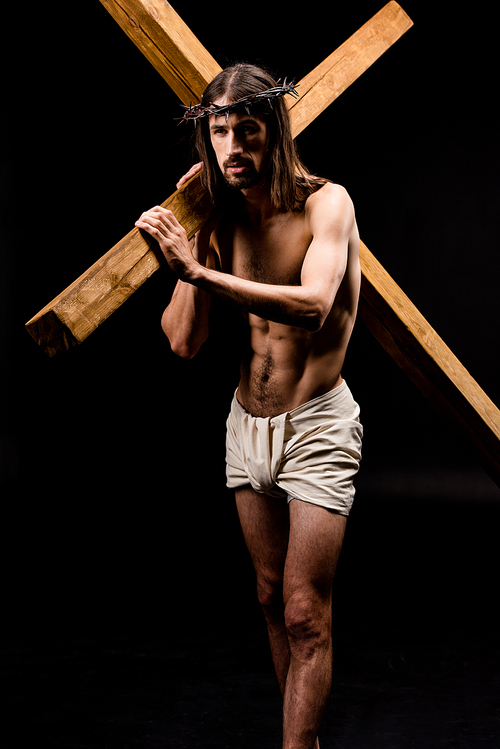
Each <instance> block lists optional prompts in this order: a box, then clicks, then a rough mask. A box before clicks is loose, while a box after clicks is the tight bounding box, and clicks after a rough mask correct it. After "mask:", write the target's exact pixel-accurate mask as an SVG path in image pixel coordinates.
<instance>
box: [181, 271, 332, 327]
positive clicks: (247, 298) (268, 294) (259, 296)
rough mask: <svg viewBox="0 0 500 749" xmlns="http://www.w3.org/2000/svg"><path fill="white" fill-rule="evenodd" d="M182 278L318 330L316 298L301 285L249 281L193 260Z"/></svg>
mask: <svg viewBox="0 0 500 749" xmlns="http://www.w3.org/2000/svg"><path fill="white" fill-rule="evenodd" d="M185 280H186V281H187V282H188V283H189V284H191V285H193V286H195V287H196V288H198V289H201V290H203V291H204V292H207V293H209V294H214V295H215V296H217V297H219V298H221V299H224V300H225V301H228V302H230V303H232V304H235V305H237V306H238V307H240V308H241V309H243V310H245V311H246V312H250V313H252V314H254V315H258V316H259V317H262V318H264V319H266V320H272V321H273V322H278V323H282V324H284V325H293V326H295V327H300V328H304V329H306V330H311V331H314V330H318V329H319V328H320V327H321V324H322V322H323V319H324V316H323V311H322V309H321V305H320V304H319V301H318V300H317V299H316V298H315V294H314V293H312V292H311V290H308V289H305V288H304V287H303V286H280V285H276V284H265V283H258V282H256V281H248V280H247V279H244V278H239V277H238V276H233V275H230V274H228V273H221V272H220V271H217V270H213V269H211V268H205V267H203V266H200V265H199V264H196V266H192V267H191V268H190V270H189V271H188V272H187V273H186V276H185Z"/></svg>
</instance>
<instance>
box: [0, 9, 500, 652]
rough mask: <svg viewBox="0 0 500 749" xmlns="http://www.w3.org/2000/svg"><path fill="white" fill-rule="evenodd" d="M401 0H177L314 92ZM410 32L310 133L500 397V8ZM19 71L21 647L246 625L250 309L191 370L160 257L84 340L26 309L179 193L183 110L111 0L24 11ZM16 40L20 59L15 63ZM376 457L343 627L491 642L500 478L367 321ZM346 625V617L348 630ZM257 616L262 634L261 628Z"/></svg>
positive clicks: (7, 301)
mask: <svg viewBox="0 0 500 749" xmlns="http://www.w3.org/2000/svg"><path fill="white" fill-rule="evenodd" d="M381 5H382V3H379V2H376V1H374V2H368V1H366V2H356V3H342V4H341V3H335V4H332V5H331V6H328V12H326V10H325V9H324V8H318V7H316V6H311V8H306V7H305V6H303V5H299V6H297V7H296V8H292V7H291V6H288V5H287V6H282V4H278V3H262V2H255V3H253V4H252V5H251V6H248V5H244V6H241V5H231V6H223V7H222V6H219V5H216V6H214V5H213V4H203V5H201V6H199V5H198V4H197V3H192V4H189V5H188V6H187V7H181V6H175V7H176V10H177V12H178V13H179V14H180V15H181V17H182V18H183V20H184V21H185V22H186V23H187V24H188V26H189V27H190V28H191V29H192V31H193V32H194V33H195V35H196V36H197V37H198V38H199V39H200V41H201V42H202V43H203V44H204V46H205V47H206V48H207V49H208V50H209V51H210V52H211V53H212V55H213V56H214V57H215V58H216V60H217V61H218V62H219V64H220V65H221V66H224V65H226V64H228V63H231V62H234V61H236V60H245V61H250V62H257V63H261V64H264V65H266V66H268V67H269V68H270V69H271V70H273V71H274V72H275V73H276V74H277V76H278V77H280V76H281V77H285V76H286V77H287V78H288V79H290V78H295V79H296V80H300V78H302V77H303V76H304V75H305V74H306V73H307V72H308V71H309V70H310V69H311V68H312V67H313V66H314V65H316V64H318V63H319V62H320V61H321V60H322V59H323V58H324V57H326V56H327V54H329V53H330V52H331V51H332V50H333V49H335V48H336V47H337V46H338V45H339V44H341V43H342V42H343V41H344V40H345V39H346V38H347V37H348V36H350V34H352V33H353V32H354V31H355V30H356V29H357V28H359V26H361V25H362V24H363V23H364V22H365V21H366V20H368V18H370V17H371V16H372V15H373V14H374V13H375V12H376V11H377V10H379V8H380V7H381ZM403 7H404V8H405V10H406V11H407V12H408V14H409V15H410V17H411V18H412V19H413V21H414V23H415V26H414V27H413V28H412V29H411V30H410V31H409V32H408V33H407V34H405V35H404V36H403V38H402V39H401V40H400V41H398V42H397V43H396V44H395V45H394V46H393V47H392V48H391V49H390V50H389V51H388V52H387V53H386V54H384V55H383V57H382V58H381V59H380V60H379V61H377V62H376V63H375V64H374V65H373V66H372V67H371V68H370V69H369V70H368V71H367V72H366V73H364V74H363V76H362V77H361V79H359V80H358V81H357V82H355V83H354V84H353V85H352V86H351V87H350V88H349V89H348V90H347V91H346V92H345V93H344V94H343V95H342V96H341V97H340V98H339V99H338V100H337V101H336V102H335V103H334V104H333V105H332V106H331V107H330V108H329V109H328V110H327V111H326V112H325V113H323V114H322V115H321V117H320V118H318V120H316V121H315V122H314V123H313V124H312V125H310V126H309V127H308V128H307V130H306V131H304V133H303V134H302V135H301V136H300V137H299V139H298V143H299V148H300V152H301V156H302V158H303V160H304V161H305V163H306V164H307V166H308V167H309V168H310V170H311V171H313V172H316V173H318V174H321V175H323V176H326V177H328V178H330V179H333V180H334V181H337V182H339V183H341V184H343V185H344V186H345V187H346V188H347V189H348V191H349V193H350V194H351V196H352V198H353V200H354V203H355V206H356V211H357V218H358V224H359V227H360V233H361V236H362V238H363V240H364V241H365V242H366V244H367V245H368V247H369V248H370V250H371V251H372V252H373V253H374V254H375V255H376V257H377V258H378V259H379V260H380V261H381V262H382V264H383V265H384V266H385V267H386V268H387V270H388V271H389V272H390V273H391V275H392V276H393V277H394V279H395V280H396V281H397V283H398V284H399V285H400V286H401V287H402V288H403V290H404V291H405V292H406V293H407V294H408V296H409V297H410V299H411V300H412V301H413V302H414V303H415V304H416V305H417V307H418V308H419V309H420V311H421V312H422V313H423V314H424V315H425V317H426V318H427V319H428V320H429V322H430V323H431V325H432V326H433V327H434V328H435V329H436V330H437V332H438V333H439V334H440V335H441V337H442V338H443V339H444V341H445V342H446V343H447V344H448V345H449V346H450V348H451V349H452V350H453V352H454V353H455V354H456V355H457V356H458V358H459V359H460V360H461V361H462V363H463V364H464V365H465V366H466V367H467V369H468V370H469V371H470V373H471V374H472V376H473V377H474V378H475V379H476V380H477V381H478V382H479V384H480V385H481V387H483V389H484V390H485V391H486V393H487V394H488V395H489V396H490V397H491V398H492V400H493V401H494V402H496V403H500V377H499V375H500V360H499V347H498V320H499V307H498V288H499V285H500V264H499V262H498V241H499V240H498V237H499V229H500V226H499V224H500V218H499V211H498V197H499V194H500V189H499V188H500V154H499V144H498V129H499V122H498V119H499V118H498V111H499V110H498V101H497V91H496V81H497V75H498V63H497V55H496V48H495V44H496V32H495V25H496V19H495V18H494V17H493V8H491V9H488V7H486V6H481V5H477V6H476V7H465V6H464V7H463V8H460V7H459V6H457V4H455V3H451V2H444V1H443V0H441V1H438V2H423V1H420V2H417V1H416V0H415V1H413V0H408V1H407V2H405V3H404V4H403ZM4 33H5V34H6V35H7V36H11V37H12V41H13V45H11V46H10V48H9V45H6V47H5V49H4V55H5V61H4V65H3V75H2V79H3V82H2V90H3V94H2V99H3V102H4V104H3V107H2V110H3V113H2V131H3V137H2V144H3V148H2V181H1V248H0V251H1V263H2V266H1V308H0V311H1V315H0V325H1V350H2V369H1V377H2V390H1V392H2V416H1V422H0V439H1V443H0V446H1V453H0V457H1V462H0V472H1V473H0V478H1V482H2V483H1V487H2V488H1V492H2V505H1V506H2V520H3V523H2V536H3V540H2V552H3V556H4V560H3V565H2V567H3V583H2V584H3V599H4V604H5V612H6V613H5V615H4V623H5V624H6V632H7V637H18V636H20V633H23V632H24V633H29V635H30V636H33V637H34V636H35V635H36V636H37V637H40V638H43V637H46V636H51V637H53V636H55V637H65V636H68V633H71V632H76V631H78V632H82V631H83V632H86V633H91V632H92V633H96V636H101V635H102V633H107V634H106V636H108V635H109V634H110V633H111V635H110V636H113V633H116V632H117V631H119V630H120V628H123V627H128V628H133V627H139V628H140V627H143V626H154V627H157V628H158V631H164V632H165V633H167V632H168V633H172V632H177V631H181V630H183V628H185V627H186V626H189V627H191V628H193V629H194V630H196V629H197V627H199V626H202V627H203V628H204V629H206V628H209V629H210V628H213V629H215V630H217V629H221V628H222V629H224V628H225V627H227V626H228V625H227V622H228V621H235V620H238V622H239V626H245V625H246V624H248V622H250V623H252V626H253V617H254V616H256V614H255V610H254V608H252V606H253V583H252V574H251V571H250V569H249V565H248V561H247V558H246V553H245V550H244V548H243V543H242V540H241V537H240V533H239V529H238V524H237V520H236V517H235V511H234V508H233V504H232V499H231V496H230V495H229V493H228V492H227V490H226V489H225V487H224V427H225V418H226V413H227V410H228V407H229V402H230V399H231V397H232V393H233V391H234V388H235V386H236V382H237V372H238V368H237V341H235V328H234V325H233V323H232V321H231V310H229V309H227V308H222V307H221V308H218V309H216V314H215V319H214V323H213V326H212V335H211V338H210V340H209V342H208V343H207V344H206V345H205V347H204V349H203V350H202V352H201V353H200V354H199V356H198V357H197V358H196V359H194V360H192V361H188V362H186V361H181V360H178V359H176V358H175V357H174V355H173V354H172V353H171V351H170V349H169V345H168V341H167V340H166V338H165V337H164V336H163V334H162V332H161V330H160V325H159V321H160V316H161V313H162V311H163V308H164V307H165V305H166V304H167V303H168V300H169V295H170V293H171V290H172V288H173V279H172V277H171V275H170V272H169V271H168V269H162V270H160V271H159V272H158V273H157V274H156V275H155V276H154V277H153V278H152V279H151V280H150V281H149V282H148V283H147V284H145V285H144V286H143V287H142V288H141V289H140V290H139V291H138V292H137V293H136V294H135V295H134V296H133V298H131V299H130V300H129V301H128V302H127V303H126V304H125V305H123V307H122V308H121V309H120V310H119V311H118V312H116V313H115V314H114V315H113V316H112V318H110V319H109V320H108V321H106V322H105V323H104V324H103V325H102V326H101V327H100V328H99V329H98V331H96V332H95V333H94V334H93V335H92V336H91V337H90V338H89V339H87V341H85V342H84V343H83V344H82V345H81V346H80V347H78V348H77V349H74V350H72V351H70V352H68V353H67V354H64V355H58V356H57V357H55V358H53V359H49V358H48V357H47V356H46V355H45V354H44V353H43V352H42V351H40V350H39V349H38V347H37V345H36V344H35V343H34V342H33V341H32V339H31V338H30V336H29V335H28V334H27V333H26V331H25V330H24V323H25V322H26V321H27V320H28V319H29V318H30V317H32V316H33V315H34V314H35V313H36V312H37V311H38V310H39V309H40V308H41V307H43V306H44V305H45V304H46V303H47V302H48V301H50V299H52V298H53V297H54V296H56V294H57V293H59V292H60V291H61V290H62V289H63V288H64V287H65V286H67V285H69V283H71V282H72V281H73V280H74V279H75V278H76V277H77V276H78V275H79V274H80V273H82V272H83V271H84V270H85V269H86V268H87V267H88V266H89V265H91V264H92V263H93V262H94V261H95V260H96V259H97V258H98V257H100V256H101V255H102V254H103V253H104V252H105V251H107V250H108V249H109V248H110V247H111V246H112V245H113V244H115V242H117V241H118V240H119V239H120V238H121V237H122V236H123V235H124V234H126V233H127V232H128V231H129V230H130V229H131V228H132V227H133V224H134V221H135V220H136V218H137V217H138V216H139V215H140V213H141V212H142V211H143V210H144V209H146V208H149V207H151V206H152V205H154V204H156V203H159V202H161V201H163V200H164V199H165V198H166V197H167V196H168V195H169V194H170V193H171V192H173V190H174V188H175V182H176V180H177V179H178V177H179V176H180V175H181V174H183V173H184V172H185V171H186V169H187V167H189V166H190V164H191V163H192V160H193V157H192V154H191V150H190V146H189V142H188V138H187V135H186V133H187V130H186V129H184V128H183V127H178V126H177V123H176V122H175V119H174V118H175V117H177V116H178V115H179V112H180V108H179V105H178V101H177V99H176V97H175V95H174V94H173V93H172V92H171V91H170V89H169V87H168V85H167V84H166V83H165V82H164V81H163V80H162V79H161V77H160V76H159V75H158V74H157V73H156V71H154V70H153V68H152V67H151V66H150V64H149V63H148V62H147V61H146V60H145V58H143V56H142V54H141V53H140V52H139V51H138V50H137V49H136V48H135V46H134V45H133V43H132V42H131V41H130V40H129V39H128V38H127V37H126V35H125V34H124V32H123V31H122V30H121V29H120V28H119V27H118V25H117V24H116V23H115V22H114V21H113V19H112V18H111V16H109V15H108V13H107V11H106V10H105V9H104V7H103V6H101V5H100V3H98V2H95V3H78V4H76V3H63V4H59V5H58V4H50V5H46V4H43V5H42V4H35V5H34V7H29V9H26V8H24V6H22V5H19V6H15V7H14V8H13V9H11V10H9V12H8V15H7V24H6V31H5V32H4ZM5 53H8V54H5ZM344 377H345V379H346V380H347V382H348V384H349V386H350V388H351V390H352V391H353V393H354V395H355V397H356V399H357V400H358V402H359V403H360V405H361V409H362V417H363V423H364V427H365V442H364V458H363V464H362V470H361V473H360V476H359V480H358V493H357V498H356V502H355V505H354V509H353V513H352V516H351V520H350V523H349V530H348V534H347V539H346V544H345V549H344V553H343V558H342V561H341V565H340V568H339V573H338V580H337V596H338V599H339V602H338V610H339V614H338V616H339V617H340V618H342V616H343V615H344V616H347V614H342V613H341V612H342V611H344V612H348V616H349V617H352V621H357V622H359V621H363V622H365V624H366V623H367V622H372V623H374V626H375V624H376V623H379V624H380V629H381V630H384V631H385V630H386V629H387V627H389V628H391V627H392V628H393V629H395V630H397V631H398V632H400V633H401V632H405V631H406V628H407V627H411V628H412V631H413V628H414V627H415V628H421V629H422V631H425V632H427V633H428V635H429V637H431V635H430V632H431V630H432V631H436V630H437V631H439V632H450V631H451V632H454V631H455V630H456V628H457V627H458V628H459V629H460V628H465V629H467V628H472V629H473V630H474V631H476V628H477V630H478V631H479V630H486V629H488V630H493V629H494V627H495V621H496V620H495V616H494V613H495V611H496V609H495V607H494V605H493V603H492V602H493V601H494V598H495V595H496V594H495V593H494V591H495V586H496V585H497V573H498V550H497V547H498V542H497V536H498V520H499V512H500V510H499V508H500V504H499V503H498V499H499V490H498V488H497V487H496V486H495V484H494V483H493V482H492V480H491V479H490V478H489V477H488V476H487V475H486V474H485V473H484V471H483V470H482V468H480V466H479V464H478V463H477V461H476V458H475V457H474V456H473V455H472V454H471V453H470V451H469V449H468V447H467V445H466V444H465V443H464V442H463V440H462V437H461V435H460V434H459V433H457V431H456V430H455V428H454V427H451V426H450V425H448V424H447V423H446V422H445V421H444V420H443V419H442V417H441V416H439V415H438V414H437V413H435V412H434V410H433V409H432V408H431V407H430V406H429V405H428V404H427V402H426V400H425V399H424V397H423V396H422V395H421V394H420V392H419V391H418V390H417V389H416V388H415V387H414V386H413V385H412V384H411V383H410V382H409V380H408V379H407V378H406V376H405V375H404V374H403V373H401V372H400V370H399V369H398V368H397V366H396V365H395V364H394V363H393V361H392V360H391V359H390V357H389V356H388V355H387V354H386V353H385V352H384V351H383V350H382V348H381V347H380V346H379V344H378V343H377V342H376V341H375V340H374V339H373V338H372V336H371V334H370V333H368V332H367V330H366V329H365V327H364V325H363V323H362V322H361V321H359V322H358V324H357V326H356V329H355V333H354V336H353V340H352V343H351V346H350V350H349V352H348V359H347V362H346V366H345V369H344ZM339 626H340V625H339ZM250 628H252V627H250Z"/></svg>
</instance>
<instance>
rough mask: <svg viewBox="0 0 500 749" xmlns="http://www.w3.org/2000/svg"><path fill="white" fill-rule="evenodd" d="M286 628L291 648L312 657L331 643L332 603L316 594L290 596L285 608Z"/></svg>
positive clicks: (300, 592) (305, 592) (298, 593)
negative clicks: (319, 649) (298, 649)
mask: <svg viewBox="0 0 500 749" xmlns="http://www.w3.org/2000/svg"><path fill="white" fill-rule="evenodd" d="M285 626H286V630H287V633H288V638H289V641H290V646H291V647H292V648H293V647H294V646H295V647H296V648H300V649H301V650H302V652H303V653H304V654H305V655H306V657H307V656H308V655H312V654H313V653H314V652H316V650H317V649H318V648H323V647H328V646H329V644H330V642H331V602H330V600H323V599H321V598H320V597H319V596H317V595H315V593H314V592H309V591H299V592H297V593H294V594H292V595H291V596H290V598H289V599H288V600H287V602H286V606H285Z"/></svg>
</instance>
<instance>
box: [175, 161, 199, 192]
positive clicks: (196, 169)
mask: <svg viewBox="0 0 500 749" xmlns="http://www.w3.org/2000/svg"><path fill="white" fill-rule="evenodd" d="M202 168H203V162H202V161H200V162H198V164H193V166H192V167H191V169H190V170H189V171H188V172H186V174H183V176H182V177H181V178H180V180H179V181H178V182H177V184H176V187H177V189H179V187H182V185H183V184H184V182H187V181H188V179H190V178H191V177H192V176H193V175H195V174H196V173H197V172H199V171H201V169H202Z"/></svg>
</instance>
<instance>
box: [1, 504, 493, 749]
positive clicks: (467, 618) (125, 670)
mask: <svg viewBox="0 0 500 749" xmlns="http://www.w3.org/2000/svg"><path fill="white" fill-rule="evenodd" d="M431 514H432V522H431V523H429V513H428V512H425V511H422V508H420V511H419V512H415V513H414V514H412V513H410V514H408V510H407V508H406V509H404V510H401V511H400V517H399V518H398V523H397V526H398V527H399V529H400V531H401V532H400V534H399V535H397V536H395V535H394V533H393V531H394V526H391V528H389V529H387V531H384V526H383V525H381V524H380V523H379V525H378V526H377V528H376V531H377V532H376V533H375V532H374V531H375V529H374V526H373V519H374V517H373V516H370V511H369V510H368V508H361V510H359V511H358V513H357V515H355V514H354V513H353V523H352V526H351V530H350V535H348V538H347V539H346V544H345V548H344V552H343V556H342V560H341V564H340V566H339V571H338V576H337V581H336V587H335V612H336V615H335V643H336V645H335V673H334V681H333V687H332V694H331V699H330V703H329V705H328V709H327V713H326V716H325V719H324V724H323V728H322V733H321V738H322V747H323V748H324V749H405V747H416V748H417V749H439V748H441V747H450V748H456V749H498V747H500V641H499V637H498V632H499V625H500V616H499V613H498V608H497V607H498V604H497V598H498V570H499V565H498V560H499V551H498V541H497V539H498V520H499V518H500V511H499V508H498V506H493V505H489V506H484V507H481V508H476V510H475V512H473V513H471V512H470V508H469V507H467V506H466V505H459V506H458V507H454V511H453V519H451V516H450V505H447V506H444V505H433V511H432V513H431ZM391 515H392V517H393V518H394V516H395V515H397V509H396V508H395V507H393V508H392V512H391ZM405 522H406V523H407V526H408V527H409V526H411V531H412V532H411V533H409V532H408V533H403V532H402V530H403V529H404V527H405ZM407 529H408V528H407ZM384 534H385V535H384ZM474 539H475V540H474ZM361 550H362V553H361ZM214 555H215V557H217V554H216V553H215V552H214ZM242 560H243V557H242V556H241V557H240V553H239V551H238V550H236V551H235V553H234V565H235V567H236V568H237V570H238V581H237V582H236V581H235V579H234V577H233V578H231V581H230V587H231V589H230V590H227V589H222V588H221V585H220V576H219V580H218V582H219V584H217V575H216V576H215V577H214V581H213V586H212V589H210V590H208V589H205V590H204V591H201V590H200V592H199V596H198V598H197V600H196V601H193V600H191V601H187V600H182V601H181V600H179V599H178V597H177V604H178V605H177V606H175V605H172V600H173V599H172V598H171V597H170V598H169V590H175V589H171V588H169V585H168V581H166V582H165V584H164V587H163V588H162V587H161V586H159V585H157V583H158V580H155V585H156V586H157V587H156V588H155V590H154V591H152V590H151V586H149V587H148V588H147V591H146V594H145V595H144V597H143V598H140V597H138V596H137V594H135V593H134V587H133V586H132V588H131V590H130V595H131V596H132V599H131V600H128V601H127V596H126V595H125V588H124V589H123V590H122V591H121V592H120V594H119V595H116V592H115V593H114V594H113V593H111V592H110V594H109V599H106V595H105V591H104V592H103V590H102V589H101V590H100V591H99V596H95V597H94V596H93V595H92V593H91V592H90V593H88V592H87V594H86V597H85V601H84V605H83V604H81V605H80V607H78V605H77V603H76V601H77V600H78V597H77V596H73V597H71V596H70V597H69V598H67V599H65V600H64V601H62V600H59V602H58V604H57V605H56V598H55V597H54V596H53V597H52V598H49V599H44V600H46V601H48V603H47V605H48V606H49V610H43V607H41V605H40V600H41V599H39V600H38V602H35V603H36V605H35V604H34V605H33V606H30V605H28V604H27V603H26V602H24V604H22V601H21V599H20V598H18V599H17V601H18V603H19V604H20V605H21V611H22V616H21V615H20V613H19V611H17V612H16V611H13V610H11V622H10V626H8V627H7V631H6V634H5V636H4V638H3V640H2V666H1V670H2V677H3V683H4V686H5V690H6V691H5V696H4V698H3V700H2V707H3V709H4V711H5V715H4V717H3V718H2V721H1V725H0V731H1V735H0V746H1V747H3V749H17V748H18V747H39V748H40V749H42V748H43V749H63V748H64V749H77V748H78V749H80V748H81V749H94V747H95V748H96V749H97V748H99V749H122V748H125V747H134V746H140V747H144V749H156V748H158V749H159V748H160V747H161V748H162V749H164V748H170V747H172V749H184V748H186V749H187V748H188V747H190V748H191V747H198V748H199V749H210V748H211V747H217V749H233V748H234V747H238V749H255V747H258V748H259V749H278V748H279V746H280V720H279V712H280V704H279V698H278V694H277V689H276V686H275V681H274V676H273V674H272V669H271V665H270V661H269V658H268V653H267V643H266V640H265V633H264V631H263V627H262V621H261V617H260V612H259V611H258V609H257V607H256V605H255V603H254V601H253V590H251V587H252V580H251V579H250V575H249V574H248V569H247V567H246V566H245V562H244V561H242ZM212 564H213V568H211V571H213V570H215V568H216V567H217V564H218V562H217V560H215V561H213V563H212ZM240 565H241V567H240ZM93 574H94V575H95V580H96V581H97V580H98V579H99V576H98V574H97V573H93ZM207 580H208V583H207ZM204 584H205V588H207V587H210V582H209V578H205V581H204ZM103 586H104V583H102V584H101V587H103ZM152 593H154V595H152ZM152 599H154V600H152ZM162 600H163V601H165V602H166V601H168V602H169V604H168V605H167V603H164V604H162V603H161V601H162ZM92 601H93V602H94V607H93V608H92ZM66 603H67V606H66ZM135 603H140V605H139V606H137V607H136V606H135ZM84 608H85V609H86V611H84ZM89 609H90V611H89Z"/></svg>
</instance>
